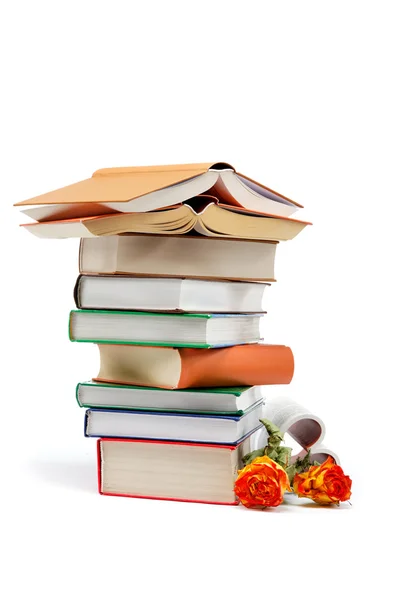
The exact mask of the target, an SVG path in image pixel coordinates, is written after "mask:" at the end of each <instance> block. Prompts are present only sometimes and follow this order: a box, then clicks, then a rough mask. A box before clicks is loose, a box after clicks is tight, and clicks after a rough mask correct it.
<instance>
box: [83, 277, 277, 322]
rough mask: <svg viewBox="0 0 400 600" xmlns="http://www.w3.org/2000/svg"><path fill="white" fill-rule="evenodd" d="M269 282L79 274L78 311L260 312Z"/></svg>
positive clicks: (262, 308) (263, 307)
mask: <svg viewBox="0 0 400 600" xmlns="http://www.w3.org/2000/svg"><path fill="white" fill-rule="evenodd" d="M270 287H271V285H270V284H268V283H247V282H242V281H207V280H201V279H182V278H170V277H134V276H128V275H112V276H107V275H79V277H78V279H77V281H76V285H75V292H74V297H75V303H76V306H77V307H78V308H83V309H102V310H107V309H110V310H139V311H140V310H144V311H162V312H165V311H167V312H169V311H176V312H194V313H203V312H204V313H218V312H222V313H251V312H256V313H260V312H263V310H264V309H265V306H264V304H265V296H267V295H268V294H267V292H268V290H269V288H270Z"/></svg>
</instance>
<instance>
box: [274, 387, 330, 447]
mask: <svg viewBox="0 0 400 600" xmlns="http://www.w3.org/2000/svg"><path fill="white" fill-rule="evenodd" d="M263 416H264V418H266V419H268V420H269V421H272V422H273V423H274V424H275V425H276V426H277V427H279V429H280V430H281V431H282V432H283V433H288V434H289V435H290V436H291V437H292V438H293V439H294V440H295V441H296V442H297V443H298V444H299V445H300V446H301V447H302V448H304V449H307V448H309V447H310V446H313V445H314V444H316V443H317V442H321V441H322V440H323V438H324V436H325V425H324V423H323V421H322V420H321V419H320V417H318V416H317V415H315V414H314V413H312V412H311V411H310V410H308V409H307V408H305V407H304V406H302V405H301V404H299V403H298V402H296V401H295V400H293V399H292V398H289V397H278V398H274V399H268V398H267V399H266V401H265V406H264V411H263Z"/></svg>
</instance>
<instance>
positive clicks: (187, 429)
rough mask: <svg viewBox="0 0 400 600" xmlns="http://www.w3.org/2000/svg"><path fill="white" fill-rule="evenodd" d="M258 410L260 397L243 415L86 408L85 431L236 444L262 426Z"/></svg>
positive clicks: (98, 434) (99, 434) (94, 434)
mask: <svg viewBox="0 0 400 600" xmlns="http://www.w3.org/2000/svg"><path fill="white" fill-rule="evenodd" d="M261 413H262V401H261V402H258V403H257V404H255V405H253V407H252V408H251V409H250V410H248V411H247V412H246V413H245V414H244V415H242V416H231V415H229V416H228V415H199V414H185V415H183V414H177V413H171V412H155V411H151V412H145V411H134V410H130V411H126V410H110V409H88V410H87V411H86V415H85V435H86V436H87V437H106V438H143V439H155V440H170V441H181V442H193V443H207V444H228V445H236V444H238V443H240V441H242V440H243V439H244V438H245V437H247V436H248V435H249V434H250V433H253V432H255V431H256V430H257V429H259V428H261V427H262V425H261V423H260V418H261Z"/></svg>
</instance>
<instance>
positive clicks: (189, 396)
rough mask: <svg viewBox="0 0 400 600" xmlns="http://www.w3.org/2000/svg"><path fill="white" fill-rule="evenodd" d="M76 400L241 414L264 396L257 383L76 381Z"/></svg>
mask: <svg viewBox="0 0 400 600" xmlns="http://www.w3.org/2000/svg"><path fill="white" fill-rule="evenodd" d="M76 399H77V402H78V404H79V406H81V407H85V408H114V409H115V408H123V409H125V410H131V409H132V410H148V411H149V410H154V411H172V412H182V413H187V412H194V413H200V414H201V413H204V414H211V415H212V414H216V413H217V414H227V415H236V416H241V415H243V414H244V413H245V411H246V410H248V409H249V408H250V407H251V406H252V405H253V404H255V403H256V402H259V401H260V400H262V399H263V393H262V389H261V387H260V386H253V387H236V388H235V387H228V388H210V389H205V388H198V389H194V388H189V389H185V390H165V389H160V388H149V387H147V388H146V387H138V386H130V385H117V384H110V383H100V382H97V381H86V382H83V383H78V385H77V387H76Z"/></svg>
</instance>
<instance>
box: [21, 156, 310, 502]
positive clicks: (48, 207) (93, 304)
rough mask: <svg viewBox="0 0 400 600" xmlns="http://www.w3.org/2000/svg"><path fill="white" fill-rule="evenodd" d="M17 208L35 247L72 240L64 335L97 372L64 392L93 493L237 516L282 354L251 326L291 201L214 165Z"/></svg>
mask: <svg viewBox="0 0 400 600" xmlns="http://www.w3.org/2000/svg"><path fill="white" fill-rule="evenodd" d="M19 204H20V205H24V208H25V205H30V206H31V207H30V208H28V209H27V210H24V212H25V213H26V214H28V215H29V216H30V217H31V218H33V219H35V221H36V222H35V223H31V224H28V225H25V227H26V229H28V230H29V231H31V232H32V233H34V234H36V235H38V236H39V237H47V238H49V237H51V238H54V237H57V238H63V237H79V238H81V245H80V252H79V270H80V275H79V277H78V280H77V283H76V286H75V292H74V293H75V302H76V306H77V310H73V311H71V314H70V323H69V332H70V339H71V340H72V341H77V342H89V343H92V344H96V345H97V346H98V349H99V352H100V369H99V372H98V374H97V376H96V377H94V378H93V380H92V381H89V382H85V383H80V384H78V386H77V400H78V404H79V405H80V406H81V407H84V408H85V409H86V413H85V435H86V436H88V437H97V438H99V440H98V473H99V491H100V493H102V494H107V495H120V496H133V497H147V498H158V499H174V500H185V501H193V502H211V503H219V504H236V502H237V500H236V497H235V494H234V491H233V489H234V481H235V478H236V474H237V470H238V469H239V468H240V467H241V458H242V456H243V455H244V454H246V453H247V452H248V451H249V450H250V449H251V441H252V437H253V436H254V435H255V434H256V432H257V430H258V429H259V428H260V427H261V424H260V421H259V419H260V417H261V415H262V406H263V391H262V390H263V388H262V386H264V385H269V384H288V383H290V381H291V379H292V376H293V370H294V361H293V355H292V352H291V350H290V348H289V347H287V346H284V345H270V344H266V343H263V342H264V341H263V340H262V339H261V337H260V324H261V321H262V319H263V318H264V311H265V296H266V295H267V291H268V287H269V285H270V282H272V281H274V263H275V255H276V249H277V245H278V242H280V241H285V240H288V239H292V238H293V237H294V236H295V235H297V234H298V233H299V232H300V231H301V230H302V229H303V228H304V227H305V226H306V225H307V224H308V223H306V222H304V221H298V220H295V219H293V218H292V217H291V215H292V214H293V213H294V211H295V210H297V209H298V208H300V206H299V205H297V204H296V203H294V202H293V201H291V200H289V199H288V198H286V197H284V196H282V195H280V194H278V193H276V192H274V191H272V190H270V189H268V188H266V187H265V186H262V185H261V184H258V183H256V182H254V181H252V180H250V179H249V178H246V177H244V176H243V175H240V174H238V173H236V171H235V170H234V169H233V167H231V166H230V165H228V164H226V163H215V164H201V165H175V166H167V167H139V168H119V169H102V170H100V171H96V173H94V175H93V176H92V177H91V178H90V179H87V180H85V181H82V182H79V183H76V184H73V185H71V186H67V187H66V188H61V189H60V190H56V191H54V192H50V193H48V194H44V195H42V196H39V197H36V198H33V199H30V200H28V201H25V202H23V203H19Z"/></svg>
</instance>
